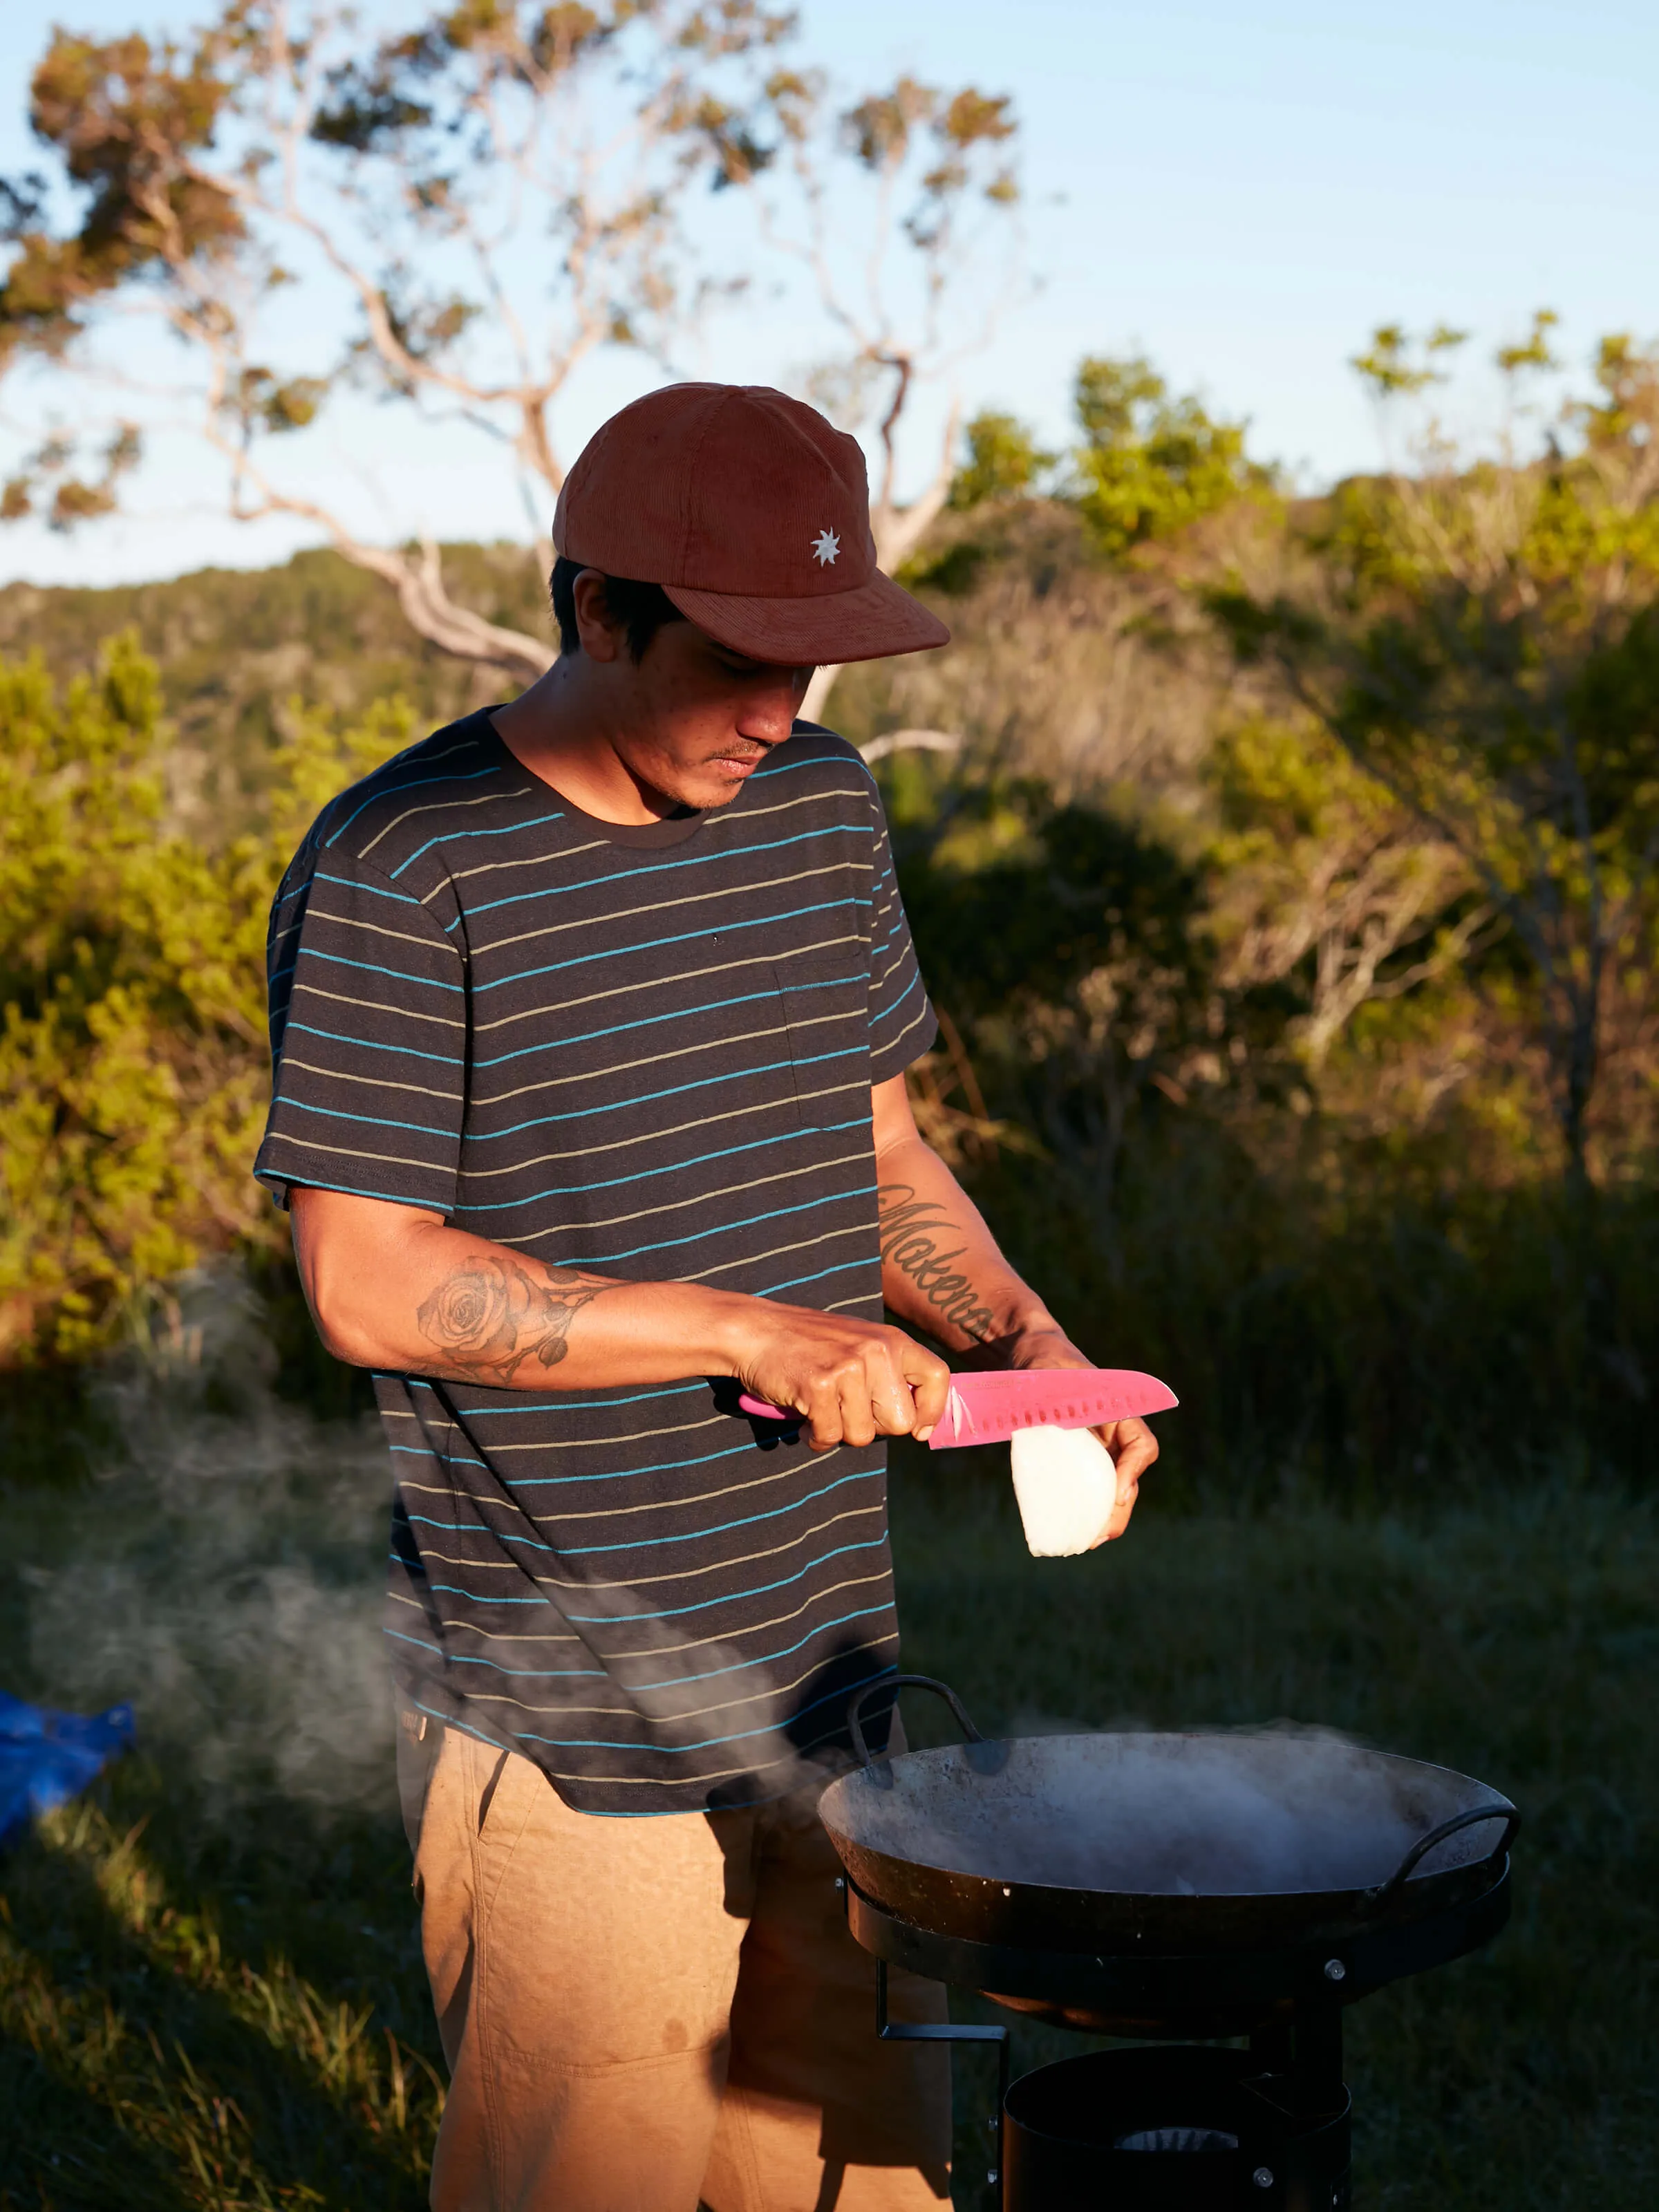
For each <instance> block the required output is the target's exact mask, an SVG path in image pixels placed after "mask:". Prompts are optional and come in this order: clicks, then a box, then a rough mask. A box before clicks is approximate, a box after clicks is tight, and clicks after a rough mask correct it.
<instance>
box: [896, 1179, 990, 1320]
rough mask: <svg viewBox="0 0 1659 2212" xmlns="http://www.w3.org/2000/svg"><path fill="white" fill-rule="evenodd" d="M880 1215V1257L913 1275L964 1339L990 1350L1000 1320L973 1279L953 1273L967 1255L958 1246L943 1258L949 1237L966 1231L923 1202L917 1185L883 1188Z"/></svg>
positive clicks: (933, 1205)
mask: <svg viewBox="0 0 1659 2212" xmlns="http://www.w3.org/2000/svg"><path fill="white" fill-rule="evenodd" d="M876 1202H877V1204H878V1206H879V1207H880V1210H881V1256H882V1260H883V1261H884V1263H885V1264H888V1265H890V1266H892V1267H896V1268H897V1269H898V1271H899V1273H900V1274H902V1275H908V1277H909V1279H910V1280H911V1281H912V1282H913V1283H914V1284H915V1286H916V1288H917V1289H918V1290H919V1291H921V1295H922V1296H923V1297H925V1298H926V1299H927V1303H928V1304H929V1305H930V1306H933V1307H934V1308H935V1309H936V1310H938V1311H939V1313H940V1314H941V1315H942V1316H944V1318H945V1320H946V1321H948V1322H953V1323H954V1324H955V1326H956V1327H957V1328H959V1329H960V1330H961V1331H962V1333H963V1335H964V1336H970V1337H972V1338H973V1340H975V1343H977V1344H987V1343H988V1342H989V1341H990V1340H991V1338H992V1336H993V1335H994V1333H995V1326H996V1321H995V1316H994V1314H993V1313H992V1311H991V1309H990V1308H989V1306H987V1305H984V1304H981V1300H980V1294H979V1292H978V1291H976V1290H975V1288H974V1285H973V1284H972V1282H971V1281H970V1280H969V1278H968V1277H967V1276H966V1275H964V1274H963V1273H961V1272H960V1271H959V1270H957V1269H953V1268H952V1267H951V1261H953V1260H959V1259H961V1257H962V1255H963V1251H964V1250H965V1249H967V1248H966V1247H965V1246H963V1245H960V1244H959V1245H957V1247H956V1248H955V1249H954V1250H952V1251H949V1252H944V1251H941V1250H940V1249H939V1246H940V1244H941V1243H943V1241H944V1240H945V1238H946V1237H959V1236H960V1235H961V1234H962V1231H960V1230H959V1229H958V1228H957V1225H956V1224H955V1223H954V1222H953V1221H951V1220H949V1219H947V1218H946V1217H945V1215H944V1214H943V1213H941V1212H940V1211H939V1206H938V1203H937V1201H936V1200H933V1199H929V1198H918V1197H917V1196H916V1194H915V1186H914V1185H913V1184H910V1183H908V1182H888V1183H883V1184H882V1186H881V1187H880V1188H879V1189H878V1191H877V1193H876Z"/></svg>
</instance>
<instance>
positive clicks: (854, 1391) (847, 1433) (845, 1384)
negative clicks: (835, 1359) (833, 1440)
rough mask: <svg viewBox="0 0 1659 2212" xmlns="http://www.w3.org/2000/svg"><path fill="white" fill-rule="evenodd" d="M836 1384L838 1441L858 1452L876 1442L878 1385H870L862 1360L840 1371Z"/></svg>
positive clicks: (866, 1368)
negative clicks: (837, 1392)
mask: <svg viewBox="0 0 1659 2212" xmlns="http://www.w3.org/2000/svg"><path fill="white" fill-rule="evenodd" d="M838 1383H839V1388H840V1394H841V1440H842V1443H844V1444H850V1445H851V1446H852V1447H853V1449H854V1450H855V1451H862V1450H863V1449H865V1447H866V1445H867V1444H872V1443H874V1442H875V1440H876V1405H875V1392H876V1390H877V1389H878V1388H879V1385H878V1384H874V1383H872V1378H871V1376H870V1371H869V1369H868V1367H867V1366H866V1364H865V1363H864V1362H863V1361H862V1360H860V1362H859V1363H858V1364H857V1365H856V1366H853V1365H850V1364H849V1365H848V1366H847V1367H845V1368H843V1369H842V1371H841V1374H840V1376H839V1377H838Z"/></svg>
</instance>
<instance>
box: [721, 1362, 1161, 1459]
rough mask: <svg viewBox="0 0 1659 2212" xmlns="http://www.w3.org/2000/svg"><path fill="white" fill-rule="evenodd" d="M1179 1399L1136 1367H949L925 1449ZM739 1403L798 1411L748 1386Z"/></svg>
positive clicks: (762, 1412)
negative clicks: (973, 1371)
mask: <svg viewBox="0 0 1659 2212" xmlns="http://www.w3.org/2000/svg"><path fill="white" fill-rule="evenodd" d="M1179 1402H1180V1401H1179V1400H1178V1399H1177V1398H1176V1395H1175V1392H1174V1391H1173V1390H1171V1389H1170V1387H1169V1385H1168V1384H1167V1383H1160V1382H1159V1381H1158V1377H1157V1376H1155V1375H1142V1374H1140V1373H1139V1372H1138V1371H1137V1370H1135V1369H1134V1368H1133V1367H1023V1368H1018V1369H1015V1370H1011V1371H1008V1372H998V1373H995V1374H988V1375H953V1376H951V1395H950V1396H949V1397H948V1398H947V1399H946V1400H945V1412H944V1414H943V1416H942V1418H941V1419H940V1421H939V1425H938V1427H937V1428H936V1429H935V1430H934V1431H933V1435H932V1436H931V1437H929V1438H928V1439H927V1443H928V1449H930V1450H932V1451H950V1450H951V1449H956V1448H957V1447H959V1446H961V1445H963V1444H1000V1443H1007V1441H1008V1439H1009V1437H1012V1435H1013V1433H1014V1431H1015V1430H1016V1429H1092V1428H1097V1427H1098V1426H1100V1425H1101V1424H1102V1423H1103V1422H1106V1421H1122V1420H1127V1419H1129V1418H1130V1416H1131V1415H1132V1414H1136V1413H1168V1412H1169V1411H1170V1407H1172V1406H1175V1405H1177V1404H1179ZM738 1405H739V1407H741V1408H742V1409H743V1411H744V1413H752V1414H754V1416H755V1417H756V1419H758V1420H763V1421H794V1422H799V1420H800V1419H801V1416H800V1415H799V1413H785V1412H783V1411H782V1410H781V1408H780V1407H776V1406H769V1405H768V1404H767V1402H766V1401H765V1400H764V1399H763V1398H751V1397H750V1395H749V1393H748V1392H747V1391H746V1390H745V1391H744V1392H742V1393H741V1394H740V1395H739V1396H738Z"/></svg>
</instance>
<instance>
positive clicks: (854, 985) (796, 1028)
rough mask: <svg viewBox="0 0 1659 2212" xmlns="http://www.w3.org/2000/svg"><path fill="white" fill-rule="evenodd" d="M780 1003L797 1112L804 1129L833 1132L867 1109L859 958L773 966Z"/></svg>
mask: <svg viewBox="0 0 1659 2212" xmlns="http://www.w3.org/2000/svg"><path fill="white" fill-rule="evenodd" d="M772 975H773V978H774V980H775V982H776V984H777V987H778V996H779V997H780V998H781V1000H783V1012H784V1019H785V1021H786V1023H787V1025H788V1031H789V1058H790V1063H791V1067H792V1071H793V1078H794V1085H795V1114H796V1117H797V1119H798V1120H799V1121H800V1122H801V1124H802V1125H803V1127H806V1128H808V1129H824V1128H832V1127H836V1125H837V1124H838V1123H841V1122H843V1121H853V1120H854V1119H855V1118H856V1116H857V1115H859V1114H860V1112H863V1111H867V1110H868V1108H869V1092H870V1024H869V1011H868V1005H867V1000H868V985H867V983H866V978H865V976H864V975H863V974H862V972H861V971H860V952H859V948H858V947H857V946H856V945H848V948H847V950H846V951H845V952H844V953H825V952H805V953H801V954H799V955H797V956H795V957H793V958H790V959H787V960H779V961H775V962H774V963H773V966H772Z"/></svg>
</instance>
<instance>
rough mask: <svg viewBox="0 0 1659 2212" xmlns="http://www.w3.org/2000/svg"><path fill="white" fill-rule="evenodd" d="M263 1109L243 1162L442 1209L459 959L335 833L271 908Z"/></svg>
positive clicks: (450, 1140)
mask: <svg viewBox="0 0 1659 2212" xmlns="http://www.w3.org/2000/svg"><path fill="white" fill-rule="evenodd" d="M269 975H270V1044H271V1059H272V1061H273V1068H272V1079H271V1101H270V1118H269V1120H268V1121H267V1122H266V1125H265V1136H264V1143H263V1144H262V1145H261V1146H260V1147H259V1156H258V1160H257V1161H256V1162H255V1164H254V1170H253V1171H254V1173H255V1175H257V1176H258V1177H259V1179H260V1181H261V1182H264V1183H266V1184H268V1185H269V1186H270V1188H271V1189H272V1190H274V1191H275V1193H276V1195H277V1197H278V1199H279V1200H282V1201H283V1203H286V1201H287V1195H288V1188H289V1184H291V1183H315V1184H318V1185H319V1186H321V1187H322V1188H325V1189H329V1190H343V1191H349V1192H351V1193H353V1194H356V1195H357V1196H360V1197H364V1198H385V1199H391V1200H395V1201H397V1202H398V1203H400V1204H402V1205H405V1206H429V1207H431V1208H432V1209H433V1211H434V1212H440V1213H446V1214H447V1213H450V1212H453V1210H454V1206H455V1192H456V1170H457V1164H458V1161H459V1152H460V1139H461V1124H462V1119H463V1113H464V1107H465V1067H466V1037H467V1025H466V992H465V978H464V973H463V967H462V961H461V957H460V954H459V951H457V949H456V947H455V946H454V945H453V944H452V943H451V941H450V939H449V938H448V937H447V936H446V934H445V933H444V930H443V927H442V926H441V923H440V922H439V921H437V920H436V919H435V917H434V916H433V915H431V914H430V913H428V910H427V908H425V907H424V906H422V904H421V902H420V901H419V900H418V899H417V898H416V897H414V896H412V895H411V894H410V892H409V891H408V890H404V889H403V888H401V887H400V886H399V885H398V884H394V883H393V882H392V880H391V879H390V878H388V877H387V876H386V875H384V874H382V873H381V872H380V870H379V869H378V868H375V867H374V866H371V865H370V864H369V863H368V861H366V860H359V859H357V858H356V856H355V855H353V854H349V853H348V852H344V851H343V850H342V848H341V847H340V846H339V845H338V844H335V845H332V846H329V845H323V846H320V847H319V846H318V845H316V844H315V843H313V844H312V845H310V846H309V848H305V849H302V850H301V854H299V856H298V857H297V858H296V860H295V862H294V865H293V866H292V867H290V869H289V873H288V875H287V876H286V877H285V878H284V879H283V886H282V889H281V890H279V891H278V893H277V896H276V903H275V905H274V906H273V907H272V908H271V916H270V940H269Z"/></svg>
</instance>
